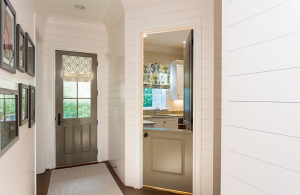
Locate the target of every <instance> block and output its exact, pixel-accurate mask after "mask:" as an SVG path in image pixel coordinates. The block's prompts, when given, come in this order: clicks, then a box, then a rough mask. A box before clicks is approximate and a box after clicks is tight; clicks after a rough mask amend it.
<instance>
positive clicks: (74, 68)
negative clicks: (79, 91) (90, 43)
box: [61, 55, 93, 82]
mask: <svg viewBox="0 0 300 195" xmlns="http://www.w3.org/2000/svg"><path fill="white" fill-rule="evenodd" d="M62 58H63V59H62V61H63V63H62V66H63V67H62V73H61V74H62V78H63V81H65V82H91V81H92V79H93V72H92V58H91V57H79V56H68V55H63V56H62Z"/></svg>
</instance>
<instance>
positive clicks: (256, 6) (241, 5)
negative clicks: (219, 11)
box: [227, 0, 289, 26]
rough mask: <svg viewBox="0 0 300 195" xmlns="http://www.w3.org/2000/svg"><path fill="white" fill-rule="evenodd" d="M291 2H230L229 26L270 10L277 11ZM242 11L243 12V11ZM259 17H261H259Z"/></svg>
mask: <svg viewBox="0 0 300 195" xmlns="http://www.w3.org/2000/svg"><path fill="white" fill-rule="evenodd" d="M285 2H289V0H264V1H261V0H251V1H249V0H239V1H230V2H229V3H228V7H227V9H228V13H229V14H228V17H227V20H228V21H227V22H228V26H231V25H233V24H236V23H238V22H241V21H244V20H246V19H248V18H251V17H253V16H255V15H258V14H263V13H264V12H266V11H269V10H270V9H272V8H273V9H274V8H275V9H276V7H277V6H280V5H281V4H282V3H285ZM241 10H242V11H241ZM257 17H259V15H258V16H257Z"/></svg>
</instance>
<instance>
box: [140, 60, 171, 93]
mask: <svg viewBox="0 0 300 195" xmlns="http://www.w3.org/2000/svg"><path fill="white" fill-rule="evenodd" d="M143 86H144V88H153V89H170V65H169V64H161V63H151V62H144V75H143Z"/></svg>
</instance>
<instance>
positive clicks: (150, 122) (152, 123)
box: [144, 120, 156, 125]
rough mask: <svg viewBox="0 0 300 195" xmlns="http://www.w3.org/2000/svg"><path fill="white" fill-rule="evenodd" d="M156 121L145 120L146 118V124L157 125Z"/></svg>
mask: <svg viewBox="0 0 300 195" xmlns="http://www.w3.org/2000/svg"><path fill="white" fill-rule="evenodd" d="M155 124H156V122H152V121H145V120H144V125H155Z"/></svg>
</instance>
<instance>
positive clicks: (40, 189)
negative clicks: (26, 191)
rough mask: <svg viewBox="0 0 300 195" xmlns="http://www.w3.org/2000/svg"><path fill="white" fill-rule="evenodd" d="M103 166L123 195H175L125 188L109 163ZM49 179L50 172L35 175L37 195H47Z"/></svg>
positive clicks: (172, 194)
mask: <svg viewBox="0 0 300 195" xmlns="http://www.w3.org/2000/svg"><path fill="white" fill-rule="evenodd" d="M105 164H106V166H107V168H108V170H109V171H110V173H111V175H112V176H113V178H114V179H115V181H116V183H117V184H118V186H119V188H120V189H121V191H122V192H123V194H124V195H174V194H175V193H171V192H163V191H158V190H152V189H145V188H143V189H140V190H137V189H133V188H129V187H125V186H124V185H123V183H122V182H121V180H120V179H119V177H118V176H117V175H116V173H115V172H114V171H113V169H112V168H111V167H110V165H109V163H108V162H105ZM85 166H89V165H85ZM50 177H51V170H49V171H46V172H45V173H43V174H39V175H37V195H47V192H48V187H49V182H50Z"/></svg>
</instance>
